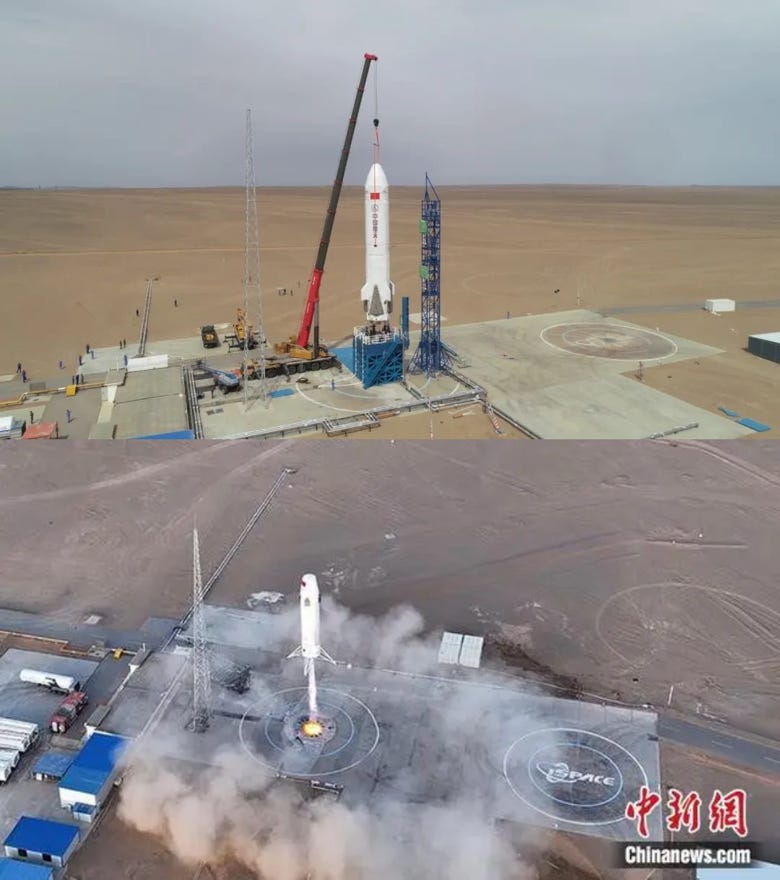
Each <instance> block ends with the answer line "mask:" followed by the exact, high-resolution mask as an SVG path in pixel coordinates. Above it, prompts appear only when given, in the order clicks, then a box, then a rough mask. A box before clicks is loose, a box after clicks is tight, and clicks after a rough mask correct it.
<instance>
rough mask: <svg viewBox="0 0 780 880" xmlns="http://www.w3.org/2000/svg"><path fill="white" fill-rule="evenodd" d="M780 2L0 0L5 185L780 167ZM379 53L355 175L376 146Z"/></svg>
mask: <svg viewBox="0 0 780 880" xmlns="http://www.w3.org/2000/svg"><path fill="white" fill-rule="evenodd" d="M778 46H780V0H741V2H736V0H390V2H388V0H385V2H381V0H360V2H358V0H274V2H271V0H123V2H118V0H94V2H89V0H0V76H1V79H0V82H2V86H0V185H13V186H38V185H42V186H52V185H60V186H198V185H202V186H215V185H225V184H241V183H242V182H243V175H244V114H245V110H246V108H247V107H251V109H252V114H253V117H254V123H255V146H256V150H255V157H256V158H255V162H256V175H257V180H258V183H259V184H264V185H270V184H276V185H298V186H304V185H311V184H326V183H330V182H332V180H333V177H334V173H335V170H336V164H337V161H338V157H339V151H340V149H341V144H342V142H343V138H344V132H345V129H346V124H347V119H348V116H349V110H350V107H351V105H352V100H353V98H354V93H355V88H356V86H357V81H358V78H359V75H360V69H361V66H362V62H363V53H364V52H366V51H368V52H373V53H375V54H377V55H378V56H379V59H380V60H379V65H378V92H379V116H380V119H381V126H382V127H381V132H382V143H383V155H382V160H383V164H384V165H385V168H386V171H387V174H388V177H389V178H390V182H391V184H392V183H398V184H401V183H403V184H419V183H420V182H421V180H422V179H423V176H424V173H425V171H428V172H429V173H430V175H431V177H432V179H433V180H434V182H435V183H437V184H440V185H444V184H455V183H460V184H467V183H483V184H489V183H544V182H559V183H627V184H683V185H686V184H718V185H728V184H748V185H760V184H774V185H777V184H780V112H778V106H780V61H779V60H778V59H779V58H780V49H778ZM373 115H374V85H373V73H372V74H371V80H370V81H369V89H368V90H367V92H366V97H365V101H364V104H363V108H362V111H361V116H360V120H359V123H358V131H357V134H356V137H355V143H354V148H353V154H352V158H351V161H350V168H349V170H348V173H347V183H362V182H363V179H364V178H365V174H366V170H367V166H368V164H369V163H370V146H369V144H370V137H371V119H372V117H373Z"/></svg>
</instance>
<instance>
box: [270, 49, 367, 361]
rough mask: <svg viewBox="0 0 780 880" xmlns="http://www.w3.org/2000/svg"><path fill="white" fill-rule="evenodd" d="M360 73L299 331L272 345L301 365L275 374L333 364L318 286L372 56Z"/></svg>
mask: <svg viewBox="0 0 780 880" xmlns="http://www.w3.org/2000/svg"><path fill="white" fill-rule="evenodd" d="M363 59H364V61H363V72H362V73H361V75H360V82H359V84H358V88H357V94H356V95H355V103H354V105H353V107H352V115H351V116H350V117H349V125H348V126H347V135H346V138H345V139H344V147H343V149H342V151H341V158H340V159H339V165H338V170H337V171H336V179H335V181H334V182H333V189H332V190H331V195H330V204H329V205H328V210H327V213H326V214H325V225H324V227H323V230H322V237H321V239H320V246H319V250H318V251H317V260H316V262H315V264H314V270H313V271H312V274H311V280H310V281H309V293H308V296H307V298H306V308H305V310H304V313H303V319H302V321H301V327H300V330H299V331H298V335H297V336H291V337H290V339H289V340H288V341H287V342H277V343H276V344H275V345H274V351H275V352H276V354H277V355H286V356H287V357H288V358H290V359H293V360H297V361H299V362H300V364H302V366H299V367H298V368H297V369H295V370H293V368H292V364H291V363H290V362H289V361H287V362H286V369H285V366H283V364H284V363H285V362H283V361H278V364H279V372H286V373H292V372H303V371H304V370H321V369H327V368H328V367H329V366H333V363H327V364H326V363H324V362H325V361H328V360H333V361H335V358H333V357H332V356H331V355H330V354H329V353H328V349H327V348H326V347H325V346H324V345H320V282H321V281H322V274H323V272H324V271H325V259H326V257H327V256H328V247H329V246H330V236H331V233H332V231H333V222H334V220H335V219H336V209H337V207H338V204H339V197H340V195H341V186H342V183H343V181H344V172H345V170H346V168H347V160H348V159H349V151H350V148H351V146H352V138H353V136H354V134H355V126H356V125H357V118H358V113H359V112H360V104H361V103H362V101H363V92H364V90H365V87H366V80H367V79H368V70H369V67H370V66H371V62H372V61H376V60H377V57H376V55H370V54H369V53H368V52H366V53H365V55H364V56H363ZM312 331H313V336H314V343H313V345H309V337H310V336H311V335H312ZM266 375H269V364H266Z"/></svg>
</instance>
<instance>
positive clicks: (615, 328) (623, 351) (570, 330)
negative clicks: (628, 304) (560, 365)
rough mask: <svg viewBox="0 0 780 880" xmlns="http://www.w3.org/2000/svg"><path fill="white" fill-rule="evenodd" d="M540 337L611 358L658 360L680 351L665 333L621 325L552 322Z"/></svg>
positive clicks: (586, 353)
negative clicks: (663, 334)
mask: <svg viewBox="0 0 780 880" xmlns="http://www.w3.org/2000/svg"><path fill="white" fill-rule="evenodd" d="M540 337H541V340H542V342H546V343H547V345H549V346H551V347H552V348H557V349H559V350H560V351H565V352H568V353H569V354H578V355H582V356H583V357H595V358H605V359H607V360H612V361H655V360H660V359H661V358H667V357H671V356H672V355H674V354H677V344H676V343H675V342H673V341H672V340H671V339H668V338H667V337H666V336H662V335H661V334H660V333H654V332H653V331H651V330H642V329H640V328H638V327H625V326H623V325H619V324H607V323H598V322H588V323H582V324H553V325H552V326H551V327H546V328H545V329H544V330H542V332H541V333H540Z"/></svg>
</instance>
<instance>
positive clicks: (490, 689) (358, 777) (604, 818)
mask: <svg viewBox="0 0 780 880" xmlns="http://www.w3.org/2000/svg"><path fill="white" fill-rule="evenodd" d="M275 665H276V668H277V669H278V664H275ZM182 681H183V684H182V685H181V686H180V688H179V690H178V692H177V693H176V695H175V697H174V699H173V700H172V701H171V703H170V704H169V706H168V708H167V711H166V712H165V714H164V715H163V716H162V725H163V729H166V728H167V729H169V730H170V729H171V727H174V728H176V729H178V730H180V731H182V732H181V735H180V736H177V737H176V738H175V739H173V738H170V740H171V743H175V746H172V748H175V754H174V753H172V754H171V756H170V757H171V758H175V759H183V760H188V761H193V762H196V763H214V764H216V765H219V764H220V762H221V761H223V760H231V761H235V754H236V751H237V750H238V751H239V752H240V753H241V754H243V755H245V756H246V758H247V760H248V761H249V762H250V766H251V765H252V764H255V765H256V766H257V767H258V773H260V774H262V775H261V776H259V777H258V780H260V779H262V778H264V777H265V776H267V773H268V772H272V773H275V774H277V775H280V776H283V777H291V778H293V779H300V780H306V779H309V780H320V781H329V782H333V783H337V784H338V785H341V786H343V793H342V799H343V800H344V801H345V802H346V803H348V804H360V803H363V804H369V805H370V803H371V801H372V800H374V799H382V798H383V797H384V798H392V799H393V801H395V802H398V801H399V800H400V801H401V802H405V803H408V804H417V803H432V802H457V801H459V800H463V801H468V803H469V804H472V805H473V804H477V805H478V808H479V809H482V810H484V811H485V812H486V815H488V816H489V817H490V818H492V819H503V820H509V821H512V822H522V823H530V824H535V825H540V826H544V827H551V828H558V829H560V830H568V831H576V832H579V833H584V834H592V835H596V836H600V837H610V838H614V839H625V840H629V839H636V837H637V835H636V831H635V828H634V826H633V824H632V823H630V822H627V821H626V820H625V819H624V810H625V805H626V803H627V802H628V801H629V800H633V799H635V798H636V797H637V795H638V792H639V788H640V786H641V785H648V786H649V787H650V788H651V789H653V790H657V789H658V787H659V781H660V768H659V758H658V748H657V743H656V741H655V736H656V715H655V714H654V713H651V712H644V711H636V710H631V709H623V708H615V707H607V706H603V705H599V704H592V703H586V702H583V701H579V700H566V699H557V698H552V697H546V696H540V695H538V694H536V693H531V692H527V691H524V690H522V689H521V688H522V685H518V686H517V687H505V686H500V685H496V684H490V683H488V680H487V676H486V678H485V683H480V682H478V681H465V680H453V679H446V678H438V677H435V676H430V675H415V674H410V673H395V672H392V671H389V670H368V669H362V668H357V667H346V666H340V667H339V668H337V669H336V670H333V671H330V670H328V672H327V674H326V675H324V676H323V680H322V687H321V691H320V693H321V704H322V708H323V713H324V715H325V716H326V718H327V719H328V721H329V723H330V722H332V724H331V728H332V729H331V734H330V735H329V736H328V737H323V739H322V740H321V741H307V742H302V741H300V739H299V738H297V737H296V736H295V735H294V730H293V728H291V726H290V719H291V718H294V717H297V715H296V712H297V713H298V714H300V713H301V711H303V708H304V703H305V688H304V687H303V685H302V682H301V678H300V666H299V664H297V663H294V662H291V663H289V664H283V669H282V671H281V673H279V672H277V671H273V672H269V671H263V670H256V671H255V685H254V692H253V693H252V694H247V695H246V696H245V697H239V696H237V695H235V694H232V693H230V692H228V691H226V690H219V691H218V692H217V693H216V694H215V698H216V707H215V712H214V716H213V718H212V721H211V725H210V727H209V729H208V730H207V731H206V732H205V733H203V734H193V733H190V732H187V731H185V730H184V728H185V726H186V719H187V718H188V717H189V716H190V714H191V703H190V691H189V688H188V686H187V684H188V677H187V676H186V675H184V676H183V678H182ZM121 700H122V697H121V695H120V699H119V702H120V704H121ZM109 726H110V722H109ZM166 739H168V738H166V737H162V738H160V740H159V741H160V742H162V743H163V744H164V743H165V742H166ZM250 772H251V771H249V770H248V771H247V773H250ZM651 834H652V837H653V838H655V839H660V836H661V827H660V819H656V821H655V823H651Z"/></svg>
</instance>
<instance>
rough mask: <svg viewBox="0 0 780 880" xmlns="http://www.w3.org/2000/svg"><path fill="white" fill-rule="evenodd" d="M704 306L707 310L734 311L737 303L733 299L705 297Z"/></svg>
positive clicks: (717, 311)
mask: <svg viewBox="0 0 780 880" xmlns="http://www.w3.org/2000/svg"><path fill="white" fill-rule="evenodd" d="M704 308H705V309H706V310H707V311H708V312H713V313H719V312H734V311H736V309H737V304H736V302H735V301H734V300H733V299H706V300H704Z"/></svg>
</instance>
